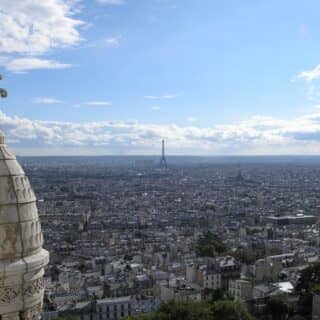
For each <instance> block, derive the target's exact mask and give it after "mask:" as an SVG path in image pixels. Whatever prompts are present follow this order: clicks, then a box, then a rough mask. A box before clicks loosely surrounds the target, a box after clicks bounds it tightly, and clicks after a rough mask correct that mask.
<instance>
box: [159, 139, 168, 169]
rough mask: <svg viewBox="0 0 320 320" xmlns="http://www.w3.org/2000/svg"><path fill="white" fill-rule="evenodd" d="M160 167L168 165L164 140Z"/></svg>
mask: <svg viewBox="0 0 320 320" xmlns="http://www.w3.org/2000/svg"><path fill="white" fill-rule="evenodd" d="M160 167H161V168H166V167H167V161H166V155H165V146H164V140H162V153H161V159H160Z"/></svg>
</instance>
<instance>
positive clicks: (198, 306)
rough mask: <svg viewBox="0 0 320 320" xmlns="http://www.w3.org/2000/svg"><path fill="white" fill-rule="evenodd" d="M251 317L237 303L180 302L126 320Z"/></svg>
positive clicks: (244, 319) (235, 319)
mask: <svg viewBox="0 0 320 320" xmlns="http://www.w3.org/2000/svg"><path fill="white" fill-rule="evenodd" d="M252 319H253V318H252V316H251V315H250V314H249V313H248V312H247V310H246V309H245V308H244V306H243V305H242V304H241V303H239V302H234V301H230V300H224V301H217V302H215V303H214V304H213V305H211V304H209V303H206V302H196V301H181V302H174V301H173V302H170V303H168V304H164V305H162V306H161V308H160V309H159V310H158V311H156V312H154V313H152V314H148V315H141V316H135V317H129V318H128V320H252Z"/></svg>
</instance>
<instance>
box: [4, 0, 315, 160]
mask: <svg viewBox="0 0 320 320" xmlns="http://www.w3.org/2000/svg"><path fill="white" fill-rule="evenodd" d="M319 12H320V3H319V1H318V0H305V1H300V0H281V1H279V0H268V1H265V0H241V1H239V0H225V1H222V0H197V1H195V0H46V1H39V0H15V1H12V0H0V30H1V37H0V73H1V74H2V75H3V80H2V81H1V82H0V86H1V87H3V88H5V89H7V90H8V93H9V95H8V98H6V99H2V100H1V101H0V129H1V130H2V131H3V132H4V133H5V135H6V137H7V141H8V144H9V145H10V147H11V149H13V150H14V151H15V152H16V153H17V154H18V155H109V154H118V155H119V154H120V155H125V154H141V155H143V154H159V153H160V152H161V139H165V140H166V145H167V153H168V154H174V155H212V156H215V155H267V154H272V155H280V154H281V155H287V154H294V155H297V154H302V155H309V154H310V155H316V154H320V81H319V80H320V20H319Z"/></svg>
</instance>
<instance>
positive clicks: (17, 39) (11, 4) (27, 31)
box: [0, 0, 84, 72]
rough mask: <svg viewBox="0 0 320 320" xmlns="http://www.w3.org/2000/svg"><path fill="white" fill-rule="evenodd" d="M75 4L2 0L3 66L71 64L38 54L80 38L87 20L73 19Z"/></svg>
mask: <svg viewBox="0 0 320 320" xmlns="http://www.w3.org/2000/svg"><path fill="white" fill-rule="evenodd" d="M76 6H77V1H72V0H45V1H39V0H25V1H23V0H15V1H12V0H1V1H0V30H1V37H0V52H1V53H2V54H3V55H6V56H5V57H2V58H1V59H0V60H1V65H2V66H5V67H6V68H7V69H8V70H9V71H14V72H25V71H28V70H32V69H56V68H66V67H70V66H71V65H70V64H65V63H61V62H58V61H54V60H48V59H44V58H39V56H43V55H44V54H46V53H47V52H48V51H50V50H51V49H55V48H65V47H70V46H74V45H76V44H78V43H79V42H80V41H81V36H80V33H79V30H78V29H79V27H80V26H82V25H84V22H83V21H80V20H77V19H75V18H74V16H75V14H76V10H77V7H76Z"/></svg>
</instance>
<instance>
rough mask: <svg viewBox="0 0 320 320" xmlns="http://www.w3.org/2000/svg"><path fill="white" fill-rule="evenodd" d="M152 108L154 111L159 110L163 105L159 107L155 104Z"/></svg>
mask: <svg viewBox="0 0 320 320" xmlns="http://www.w3.org/2000/svg"><path fill="white" fill-rule="evenodd" d="M151 109H152V110H154V111H158V110H160V109H161V107H159V106H153V107H151Z"/></svg>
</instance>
